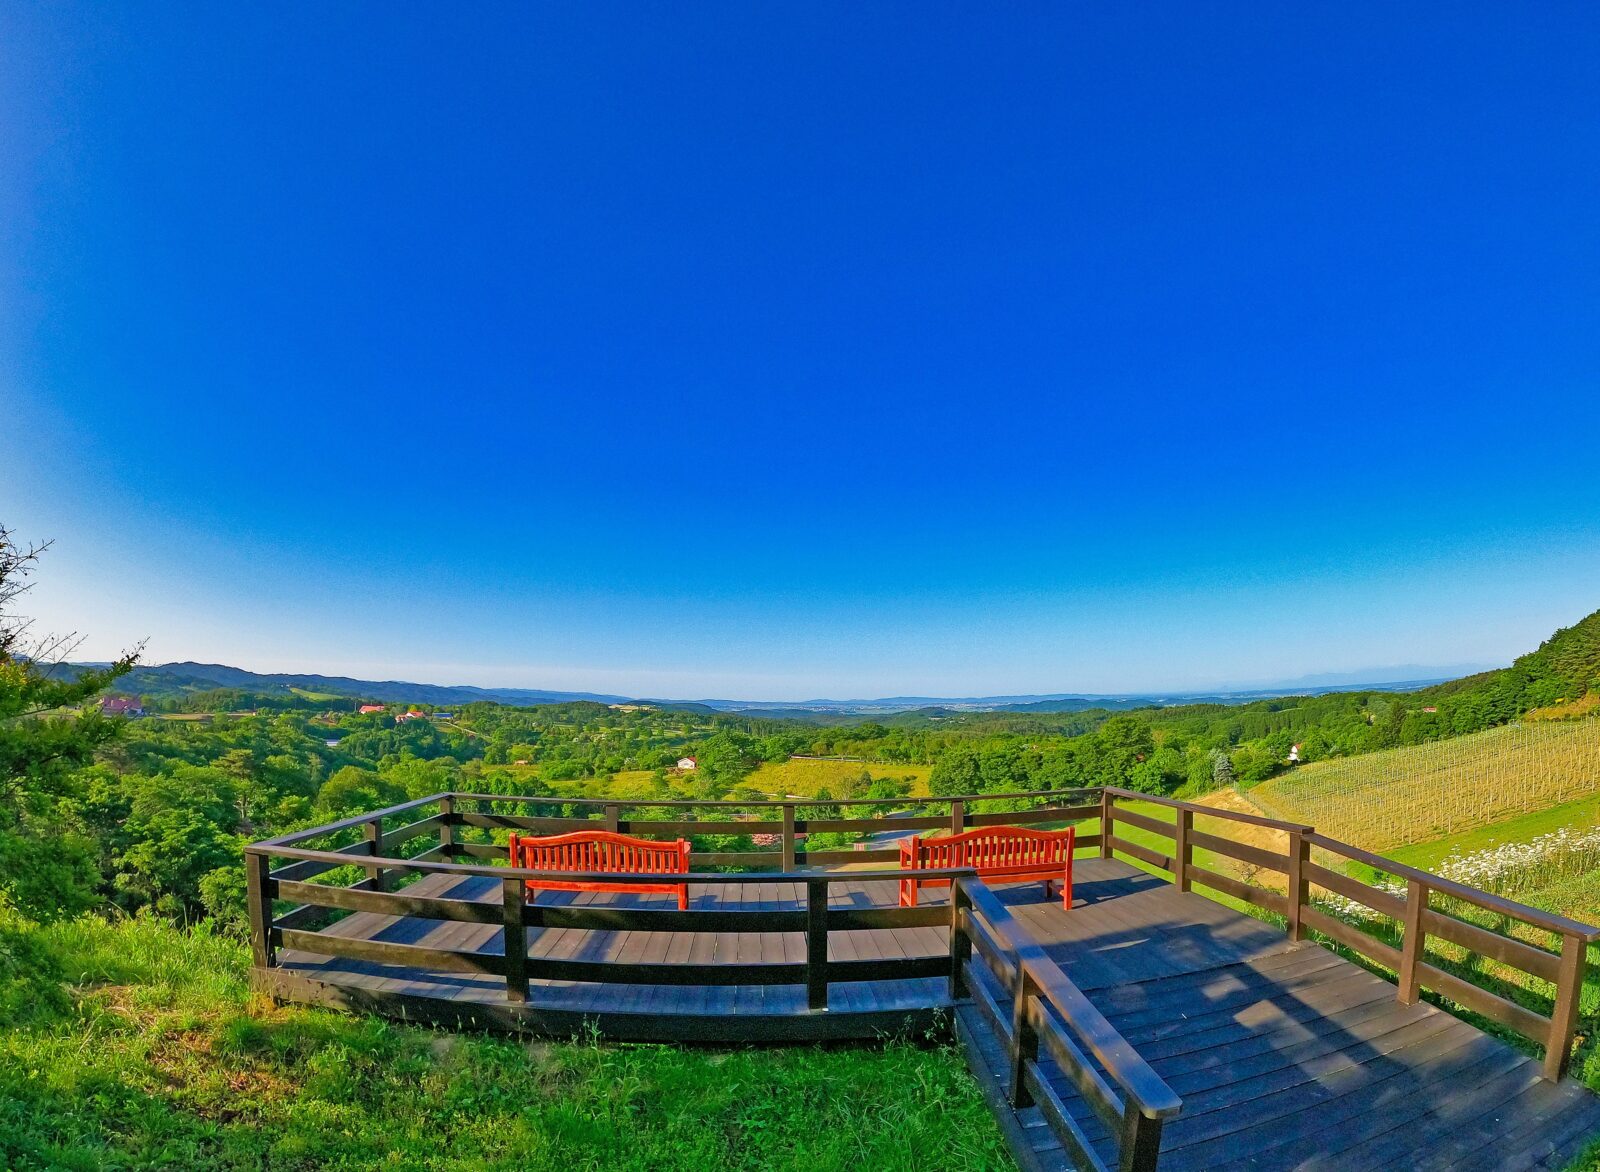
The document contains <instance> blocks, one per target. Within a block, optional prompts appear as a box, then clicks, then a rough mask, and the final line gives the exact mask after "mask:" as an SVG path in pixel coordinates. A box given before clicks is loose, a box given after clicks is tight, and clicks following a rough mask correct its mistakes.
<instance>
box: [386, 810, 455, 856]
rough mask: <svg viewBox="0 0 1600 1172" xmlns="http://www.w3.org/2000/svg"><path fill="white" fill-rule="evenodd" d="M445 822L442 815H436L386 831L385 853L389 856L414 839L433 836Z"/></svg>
mask: <svg viewBox="0 0 1600 1172" xmlns="http://www.w3.org/2000/svg"><path fill="white" fill-rule="evenodd" d="M443 821H444V819H443V817H442V816H441V815H439V814H434V815H433V816H431V817H428V818H423V819H420V820H419V821H416V822H411V823H408V824H407V825H405V826H397V827H395V829H393V830H387V831H385V832H384V834H383V838H382V840H381V843H382V849H383V853H384V854H387V853H388V852H389V851H391V850H393V849H394V848H395V847H397V846H404V845H405V844H406V843H408V842H410V841H411V840H412V839H414V838H421V837H422V836H423V835H431V834H433V833H434V831H435V830H436V829H437V828H439V827H440V826H441V825H442V824H443Z"/></svg>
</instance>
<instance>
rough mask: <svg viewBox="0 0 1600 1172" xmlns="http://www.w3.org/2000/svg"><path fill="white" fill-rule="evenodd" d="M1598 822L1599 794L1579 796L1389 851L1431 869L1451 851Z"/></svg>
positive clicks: (1483, 847) (1465, 852)
mask: <svg viewBox="0 0 1600 1172" xmlns="http://www.w3.org/2000/svg"><path fill="white" fill-rule="evenodd" d="M1597 823H1600V794H1597V795H1595V796H1593V797H1588V798H1580V799H1578V800H1577V801H1575V802H1563V803H1561V804H1560V805H1557V806H1551V807H1549V808H1548V809H1545V810H1536V811H1535V812H1533V813H1532V814H1524V815H1522V816H1521V817H1518V818H1509V819H1507V820H1506V821H1504V822H1494V823H1490V824H1489V825H1487V826H1479V827H1476V828H1475V829H1472V830H1466V831H1463V832H1461V833H1460V834H1450V835H1445V836H1444V837H1442V838H1434V839H1430V840H1428V841H1427V842H1418V843H1413V844H1411V845H1410V846H1402V847H1395V848H1394V849H1392V850H1390V851H1388V852H1387V853H1388V855H1389V857H1390V858H1392V859H1394V860H1396V861H1397V862H1401V863H1409V864H1410V865H1411V866H1413V867H1421V868H1422V869H1423V870H1425V871H1431V870H1433V869H1434V868H1436V867H1437V866H1438V864H1439V863H1440V862H1442V861H1443V860H1444V859H1445V858H1447V857H1448V856H1449V855H1451V854H1452V853H1460V854H1463V855H1468V854H1472V853H1474V852H1476V851H1482V850H1488V849H1490V848H1492V847H1497V846H1502V845H1504V844H1505V843H1508V842H1527V841H1528V840H1529V839H1533V838H1537V837H1539V836H1540V835H1541V834H1549V833H1550V832H1551V831H1554V830H1560V829H1562V828H1564V827H1574V828H1592V827H1594V826H1595V825H1596V824H1597Z"/></svg>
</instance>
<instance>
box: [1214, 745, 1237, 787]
mask: <svg viewBox="0 0 1600 1172" xmlns="http://www.w3.org/2000/svg"><path fill="white" fill-rule="evenodd" d="M1233 782H1234V774H1233V759H1232V758H1231V757H1229V756H1228V755H1227V754H1226V753H1224V752H1223V751H1222V750H1221V749H1213V750H1211V784H1212V785H1214V786H1216V787H1217V788H1218V789H1226V788H1227V787H1228V786H1230V785H1232V784H1233Z"/></svg>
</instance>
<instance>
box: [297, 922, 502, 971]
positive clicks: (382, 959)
mask: <svg viewBox="0 0 1600 1172" xmlns="http://www.w3.org/2000/svg"><path fill="white" fill-rule="evenodd" d="M278 935H279V937H280V938H279V941H278V943H279V944H280V945H281V946H282V947H284V948H295V949H299V950H300V951H302V952H312V953H319V954H321V955H323V956H342V957H348V958H350V959H352V960H370V961H376V962H377V963H378V964H392V965H404V966H406V967H408V968H416V969H440V970H443V971H445V972H453V973H492V974H494V975H495V976H504V975H505V971H506V960H505V957H503V956H491V955H486V954H483V953H462V952H447V951H444V950H441V949H437V948H420V947H418V946H416V945H413V944H394V943H389V942H386V941H379V940H355V939H351V938H349V937H346V936H330V935H328V934H327V933H325V932H301V931H298V930H296V929H293V928H287V929H284V930H283V931H282V932H280V933H279V934H278Z"/></svg>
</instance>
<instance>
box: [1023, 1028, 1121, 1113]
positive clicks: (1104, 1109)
mask: <svg viewBox="0 0 1600 1172" xmlns="http://www.w3.org/2000/svg"><path fill="white" fill-rule="evenodd" d="M1028 1020H1029V1022H1030V1023H1031V1024H1032V1026H1033V1028H1034V1029H1035V1030H1036V1031H1038V1036H1039V1041H1040V1042H1041V1043H1042V1044H1043V1045H1044V1048H1045V1049H1046V1050H1047V1051H1048V1052H1049V1054H1050V1056H1051V1057H1052V1058H1053V1059H1055V1062H1056V1064H1057V1065H1058V1066H1059V1067H1060V1068H1061V1072H1062V1074H1063V1075H1065V1076H1066V1078H1067V1079H1068V1081H1070V1082H1071V1083H1072V1087H1073V1089H1074V1090H1075V1091H1077V1093H1078V1094H1079V1095H1080V1096H1081V1097H1082V1098H1083V1101H1084V1102H1085V1103H1087V1104H1088V1106H1089V1108H1090V1109H1091V1110H1092V1111H1094V1113H1095V1114H1096V1115H1099V1116H1100V1118H1101V1120H1102V1121H1103V1122H1104V1123H1105V1125H1106V1126H1107V1127H1108V1128H1112V1129H1115V1128H1116V1127H1117V1125H1118V1124H1119V1123H1120V1122H1121V1120H1122V1111H1123V1102H1122V1096H1120V1095H1118V1094H1117V1093H1116V1091H1114V1090H1112V1089H1111V1087H1110V1086H1109V1085H1108V1084H1107V1083H1106V1080H1105V1079H1104V1078H1102V1077H1101V1076H1100V1072H1099V1071H1098V1070H1096V1069H1095V1066H1094V1063H1093V1062H1091V1061H1090V1060H1089V1056H1088V1055H1087V1054H1085V1053H1084V1052H1083V1051H1082V1050H1080V1049H1078V1046H1077V1044H1076V1043H1075V1042H1073V1040H1072V1039H1071V1038H1070V1037H1069V1036H1068V1035H1067V1030H1066V1027H1065V1026H1063V1025H1062V1024H1061V1022H1060V1021H1058V1020H1057V1019H1056V1017H1055V1015H1054V1014H1053V1013H1051V1012H1050V1011H1049V1010H1048V1009H1046V1008H1045V1006H1044V1005H1043V1003H1041V1002H1040V1001H1038V1000H1037V999H1034V1000H1033V1002H1032V1003H1031V1004H1030V1005H1029V1006H1028Z"/></svg>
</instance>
